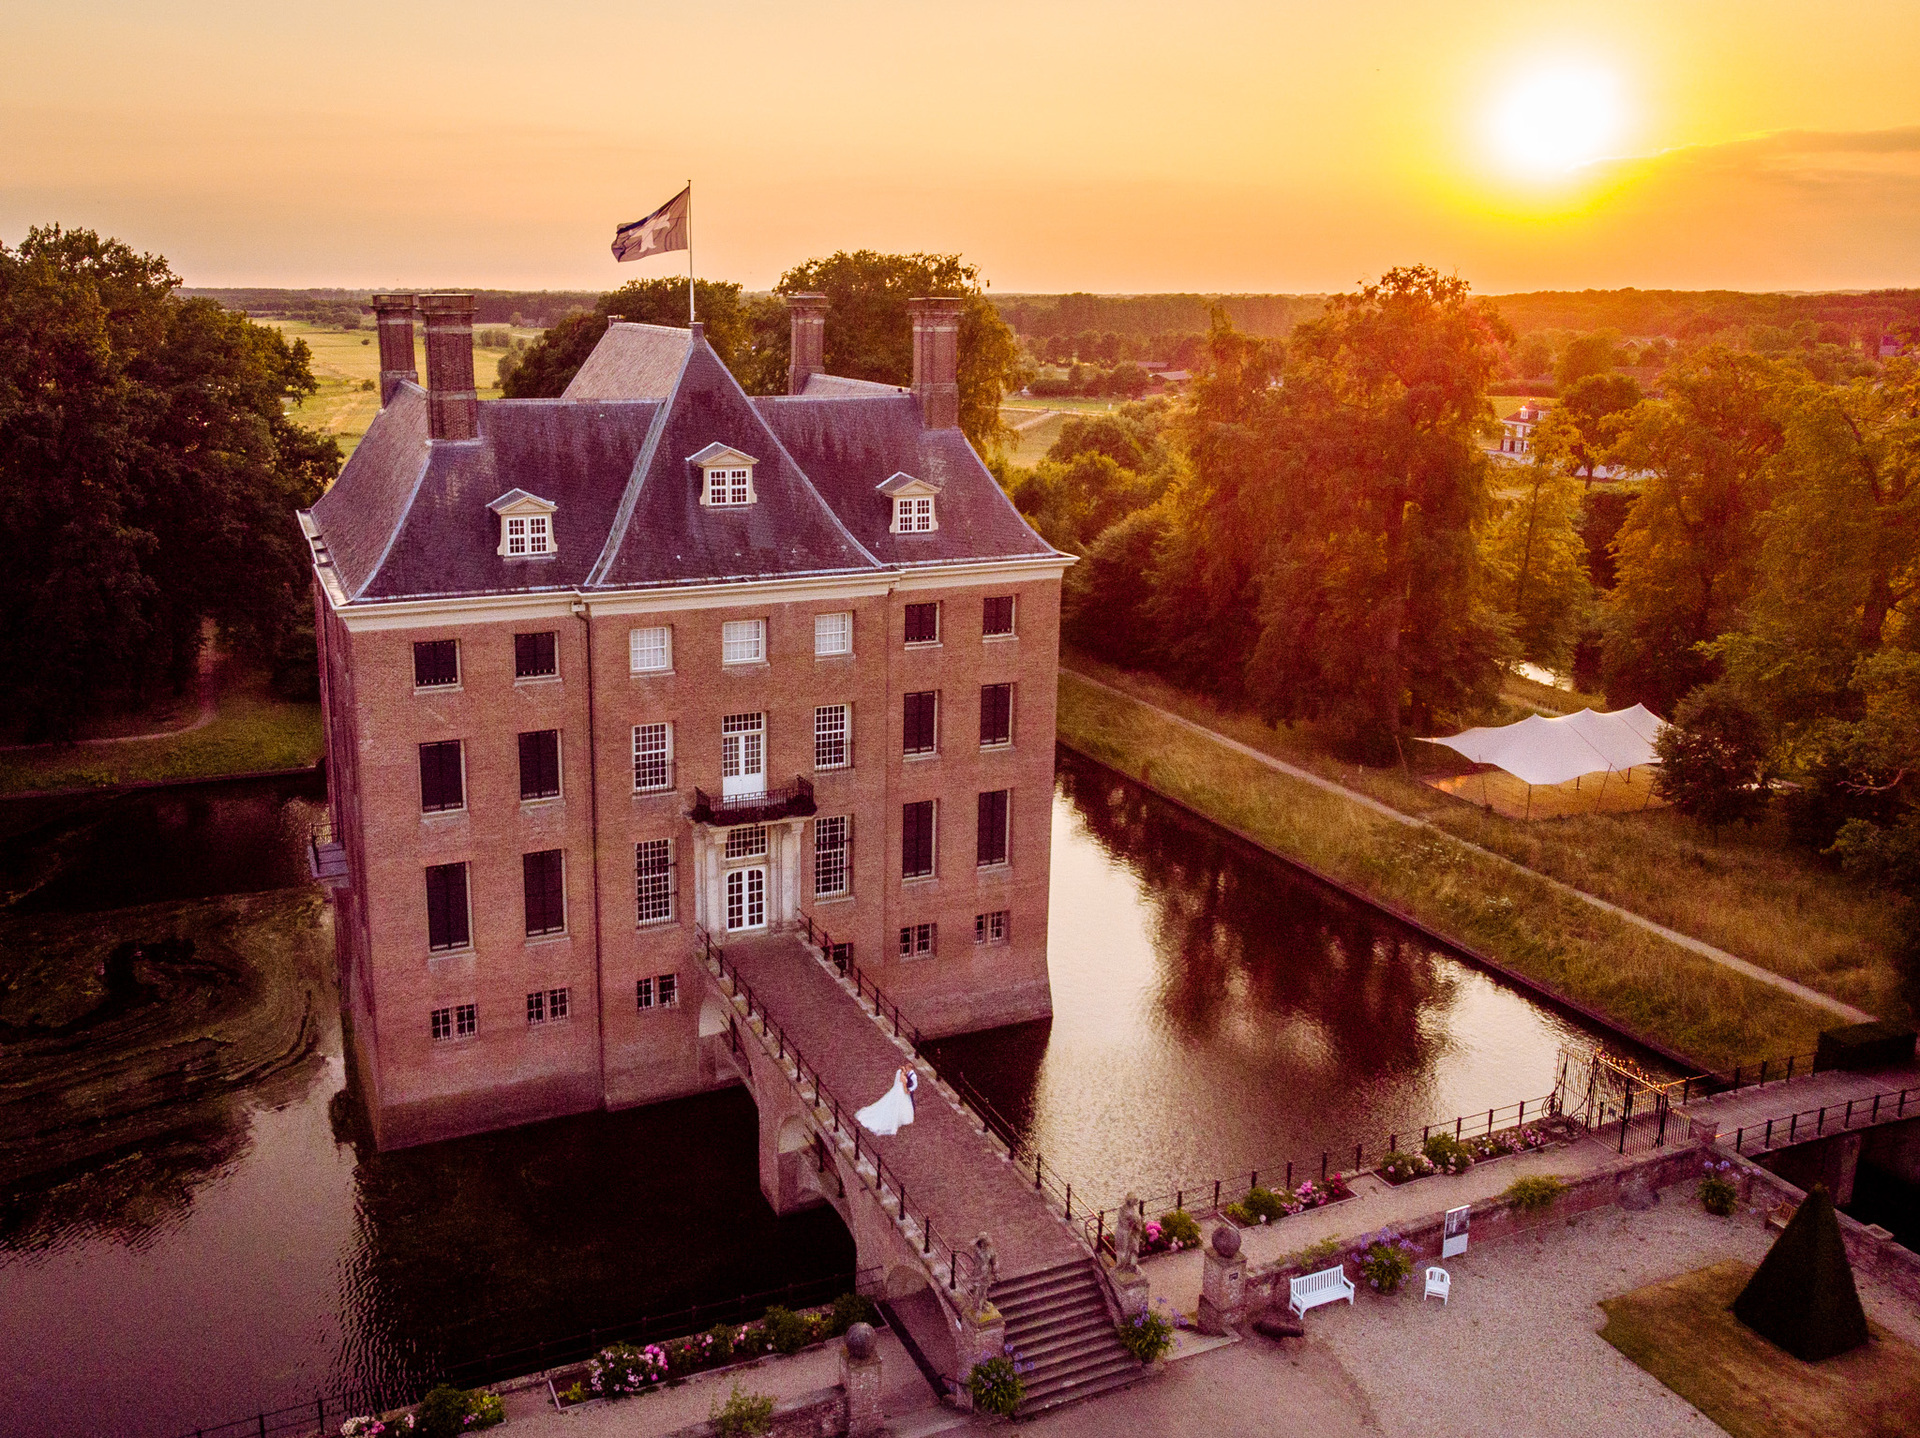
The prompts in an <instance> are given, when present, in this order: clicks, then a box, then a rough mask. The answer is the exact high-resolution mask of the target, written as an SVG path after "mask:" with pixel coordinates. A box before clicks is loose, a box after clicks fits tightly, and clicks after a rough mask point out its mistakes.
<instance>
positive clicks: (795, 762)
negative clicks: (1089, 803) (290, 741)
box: [301, 295, 1069, 1147]
mask: <svg viewBox="0 0 1920 1438" xmlns="http://www.w3.org/2000/svg"><path fill="white" fill-rule="evenodd" d="M790 304H791V309H792V316H793V329H794V334H793V351H792V353H793V361H792V368H791V372H790V384H789V389H790V391H791V393H789V394H787V395H783V396H779V397H775V398H750V397H749V396H747V395H746V394H745V393H744V392H743V391H742V390H741V389H740V387H739V386H738V384H736V383H735V381H734V379H733V377H732V376H731V375H730V374H729V373H728V371H727V369H726V367H725V366H724V365H723V364H722V363H721V362H720V360H719V359H718V357H717V356H716V355H715V354H714V352H713V350H712V348H711V347H710V346H709V345H708V344H707V342H706V340H705V339H704V337H703V336H702V334H701V331H700V327H699V326H697V325H696V326H694V327H693V329H692V330H691V331H687V330H674V329H663V328H658V327H654V326H649V325H634V324H624V323H615V324H614V325H612V326H611V327H610V328H609V330H608V332H607V334H606V337H605V338H604V339H603V340H602V341H601V343H600V345H599V347H598V348H597V349H596V350H595V351H594V353H593V355H592V356H591V358H590V359H589V360H588V361H587V363H586V365H585V366H584V367H583V368H582V369H581V371H580V373H579V374H578V376H576V377H575V379H574V381H573V383H572V384H571V385H570V386H569V388H568V390H567V393H566V394H565V395H564V396H563V397H562V398H560V399H557V400H499V401H489V402H485V403H482V402H479V401H478V400H477V399H476V398H475V393H474V378H473V348H472V314H473V306H472V301H471V299H470V297H467V296H463V295H421V296H418V297H415V296H411V295H393V296H378V297H376V300H375V308H376V310H377V312H378V315H379V333H380V347H381V368H382V376H381V397H382V409H381V412H380V414H379V416H378V417H377V418H376V419H375V421H374V423H373V426H372V428H371V429H370V430H369V431H368V433H367V436H366V438H365V440H364V441H363V442H362V443H361V445H360V447H359V449H358V450H357V451H356V452H355V453H354V456H353V458H352V460H351V461H350V462H349V463H348V464H347V466H346V468H345V470H344V471H343V472H342V474H341V476H340V478H339V480H338V482H337V483H336V484H335V485H334V486H333V488H332V489H331V490H330V491H329V492H328V493H327V495H326V496H325V497H324V498H323V499H321V501H320V502H319V503H318V504H316V505H315V506H314V508H313V509H312V511H311V512H309V513H305V514H302V515H301V522H302V524H303V526H304V528H305V530H306V533H307V536H308V539H309V541H310V543H311V545H312V548H313V555H314V574H315V580H316V592H317V605H318V615H319V636H320V656H321V658H320V662H321V679H322V692H323V699H324V705H325V712H326V726H327V761H328V769H327V772H328V788H329V797H330V799H331V801H332V813H333V846H334V847H332V848H331V849H330V850H329V851H328V852H327V854H326V858H327V859H328V860H329V861H330V862H331V865H332V867H333V869H334V870H335V871H336V873H337V874H338V879H337V883H338V888H337V891H336V913H337V933H338V945H339V962H340V975H341V986H342V996H343V1004H344V1007H345V1009H346V1012H347V1016H348V1018H349V1021H350V1023H351V1028H352V1054H353V1061H354V1063H355V1065H356V1067H357V1070H358V1074H359V1079H360V1084H361V1088H362V1091H363V1092H364V1094H365V1096H366V1101H367V1105H368V1107H369V1109H370V1111H371V1114H372V1117H373V1121H374V1124H375V1128H376V1132H377V1134H378V1137H379V1140H380V1143H381V1144H382V1146H385V1147H393V1146H398V1145H403V1144H408V1143H416V1142H422V1141H425V1140H430V1139H437V1138H442V1137H447V1136H451V1135H454V1134H459V1133H467V1132H474V1131H477V1130H481V1129H487V1128H495V1127H501V1126H505V1125H508V1124H514V1123H521V1122H525V1121H528V1120H531V1119H538V1118H545V1117H549V1116H553V1115H557V1114H563V1113H571V1112H577V1111H581V1110H585V1109H592V1108H598V1107H609V1108H613V1107H622V1106H626V1105H631V1104H640V1103H647V1102H652V1101H655V1100H659V1099H665V1098H670V1097H675V1096H678V1095H683V1094H690V1093H696V1092H699V1091H702V1090H705V1089H709V1088H714V1087H718V1086H721V1085H723V1084H727V1083H732V1082H735V1081H737V1080H736V1077H735V1071H734V1069H733V1068H732V1066H731V1065H729V1064H728V1063H726V1062H725V1061H724V1060H723V1059H722V1058H721V1057H720V1055H719V1054H718V1053H717V1052H716V1049H715V1045H722V1046H724V1043H725V1035H724V1019H723V1018H721V1017H719V1016H718V1014H717V1013H715V1012H708V1010H709V1009H711V1008H712V1007H713V1006H711V1005H706V1004H703V997H704V994H705V980H704V977H703V973H702V970H701V968H700V966H699V965H698V963H697V962H696V961H695V959H694V947H695V945H694V929H695V926H696V925H700V926H703V927H705V928H706V929H708V930H710V931H711V932H712V933H713V934H714V935H715V937H716V938H718V939H721V940H723V941H724V940H725V938H726V936H728V935H729V934H731V935H735V936H741V937H745V936H750V935H754V934H759V933H763V932H779V931H780V930H782V929H786V928H791V927H792V926H794V925H795V924H796V923H798V922H799V921H801V919H802V918H803V916H811V917H813V918H814V919H815V921H816V922H817V923H819V924H821V925H823V926H824V927H826V928H828V929H830V930H831V931H832V934H833V936H834V938H835V940H836V941H841V942H846V943H849V944H851V945H852V947H853V951H854V955H855V957H856V958H857V960H858V962H859V963H860V964H861V965H862V967H863V968H866V969H868V970H870V971H873V972H874V973H875V974H876V976H877V977H879V978H880V979H881V981H882V982H883V983H884V984H885V986H886V987H887V989H888V990H889V992H890V993H891V994H893V995H894V996H895V997H896V998H897V999H898V1000H899V1002H900V1003H901V1005H902V1007H903V1008H906V1009H910V1010H911V1011H912V1014H913V1017H914V1019H915V1021H916V1022H917V1023H918V1024H919V1026H920V1028H921V1029H922V1030H923V1031H925V1032H927V1033H929V1034H939V1033H954V1032H960V1031H964V1030H970V1029H978V1028H986V1027H991V1026H995V1025H999V1024H1004V1023H1010V1022H1015V1021H1019V1020H1023V1019H1032V1018H1038V1017H1042V1016H1045V1015H1046V1014H1048V1013H1050V1012H1051V1007H1052V1001H1051V995H1050V991H1049V987H1048V982H1047V962H1046V926H1047V882H1048V856H1049V828H1050V799H1051V793H1052V773H1053V733H1054V687H1055V675H1056V666H1057V661H1058V637H1059V607H1060V606H1059V600H1060V576H1061V574H1062V572H1063V571H1064V569H1065V566H1066V564H1067V563H1068V562H1069V561H1068V559H1067V558H1066V556H1064V555H1061V554H1059V553H1057V552H1055V551H1054V550H1053V549H1051V548H1050V547H1049V546H1048V545H1047V544H1046V543H1045V542H1044V541H1042V540H1041V539H1040V538H1039V537H1038V536H1037V535H1035V534H1034V533H1033V531H1032V530H1031V529H1029V528H1028V527H1027V525H1026V524H1025V523H1024V522H1023V521H1022V520H1021V518H1020V516H1019V515H1018V513H1016V512H1015V510H1014V509H1013V507H1012V506H1011V505H1010V504H1009V503H1008V501H1007V500H1006V498H1005V496H1004V495H1003V494H1002V493H1001V491H1000V489H999V487H998V485H996V484H995V482H994V480H993V477H992V476H991V475H990V474H989V473H988V472H987V470H986V468H985V467H984V466H983V465H982V464H981V462H980V460H979V458H978V456H976V455H975V454H974V452H973V450H972V449H971V448H970V447H969V446H968V444H967V442H966V440H965V439H964V437H963V436H962V435H961V433H960V431H959V429H958V428H957V425H956V419H957V411H958V390H957V385H956V362H957V334H958V302H957V301H953V300H944V299H927V300H915V301H913V302H912V308H913V311H914V315H913V324H914V378H913V385H912V387H911V389H910V390H905V389H898V388H895V387H893V386H890V385H879V384H872V383H867V382H864V381H858V380H846V379H840V378H836V377H834V376H830V375H827V374H825V373H823V372H822V364H821V355H822V352H823V343H822V336H823V333H824V325H825V323H827V322H828V320H827V315H826V310H825V304H824V301H822V300H821V299H820V298H819V297H818V296H796V297H794V299H793V300H792V301H791V302H790ZM416 310H418V311H419V312H420V313H421V314H423V315H424V317H425V322H426V332H427V384H426V386H425V388H422V387H421V386H420V385H419V384H418V383H417V381H416V378H415V375H414V370H413V326H414V314H415V312H416Z"/></svg>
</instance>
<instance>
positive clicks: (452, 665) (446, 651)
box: [413, 639, 460, 689]
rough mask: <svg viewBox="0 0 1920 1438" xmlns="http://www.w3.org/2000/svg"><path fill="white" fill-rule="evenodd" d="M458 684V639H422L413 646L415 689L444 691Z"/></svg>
mask: <svg viewBox="0 0 1920 1438" xmlns="http://www.w3.org/2000/svg"><path fill="white" fill-rule="evenodd" d="M459 682H460V641H459V640H458V639H424V640H421V641H420V642H418V643H416V644H415V645H414V646H413V687H414V688H415V689H446V688H449V687H451V686H453V685H455V684H458V683H459Z"/></svg>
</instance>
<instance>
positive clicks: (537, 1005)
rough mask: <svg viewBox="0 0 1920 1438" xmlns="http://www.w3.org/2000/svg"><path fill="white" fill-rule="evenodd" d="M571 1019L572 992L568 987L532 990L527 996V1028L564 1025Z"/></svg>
mask: <svg viewBox="0 0 1920 1438" xmlns="http://www.w3.org/2000/svg"><path fill="white" fill-rule="evenodd" d="M572 1017H573V990H572V989H571V988H570V987H563V988H558V989H534V990H533V991H532V992H530V993H529V994H528V995H527V1027H528V1028H530V1029H533V1028H542V1027H544V1026H546V1025H547V1024H564V1023H565V1022H566V1021H567V1020H568V1019H570V1018H572Z"/></svg>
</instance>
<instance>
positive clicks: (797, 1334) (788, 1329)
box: [760, 1305, 813, 1353]
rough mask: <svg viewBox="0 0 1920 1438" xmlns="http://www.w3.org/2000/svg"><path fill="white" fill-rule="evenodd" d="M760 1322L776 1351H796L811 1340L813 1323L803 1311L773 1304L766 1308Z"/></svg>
mask: <svg viewBox="0 0 1920 1438" xmlns="http://www.w3.org/2000/svg"><path fill="white" fill-rule="evenodd" d="M760 1324H761V1326H762V1327H763V1328H765V1329H766V1333H767V1341H768V1342H769V1343H771V1344H772V1345H773V1348H774V1352H776V1353H798V1352H799V1351H800V1350H801V1349H802V1348H805V1347H806V1346H807V1345H808V1344H809V1343H811V1342H813V1323H812V1321H811V1320H810V1319H808V1318H807V1316H806V1315H805V1314H804V1313H795V1312H794V1311H793V1310H792V1309H791V1308H781V1307H779V1306H777V1305H776V1306H775V1307H772V1308H769V1309H768V1310H767V1315H766V1317H765V1318H763V1319H761V1320H760Z"/></svg>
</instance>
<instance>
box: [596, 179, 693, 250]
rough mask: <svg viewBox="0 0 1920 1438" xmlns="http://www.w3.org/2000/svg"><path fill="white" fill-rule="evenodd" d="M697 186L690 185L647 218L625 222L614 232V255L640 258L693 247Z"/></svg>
mask: <svg viewBox="0 0 1920 1438" xmlns="http://www.w3.org/2000/svg"><path fill="white" fill-rule="evenodd" d="M692 222H693V186H691V185H689V186H687V188H686V189H684V190H682V191H681V192H680V193H679V194H677V195H675V196H674V197H673V198H672V199H671V200H668V201H667V202H666V204H664V205H662V206H661V207H660V208H659V209H657V210H655V211H654V212H653V213H652V214H650V215H648V216H647V217H646V218H645V219H644V220H635V221H634V222H633V223H632V224H627V225H621V226H619V227H617V228H616V229H615V230H614V232H613V257H614V258H615V259H616V260H638V259H644V258H645V257H646V256H648V255H664V254H665V253H666V252H667V251H668V250H684V249H687V248H689V247H690V246H691V243H692V241H691V236H690V235H689V233H688V232H689V231H690V230H691V229H692V227H693V224H692Z"/></svg>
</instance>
